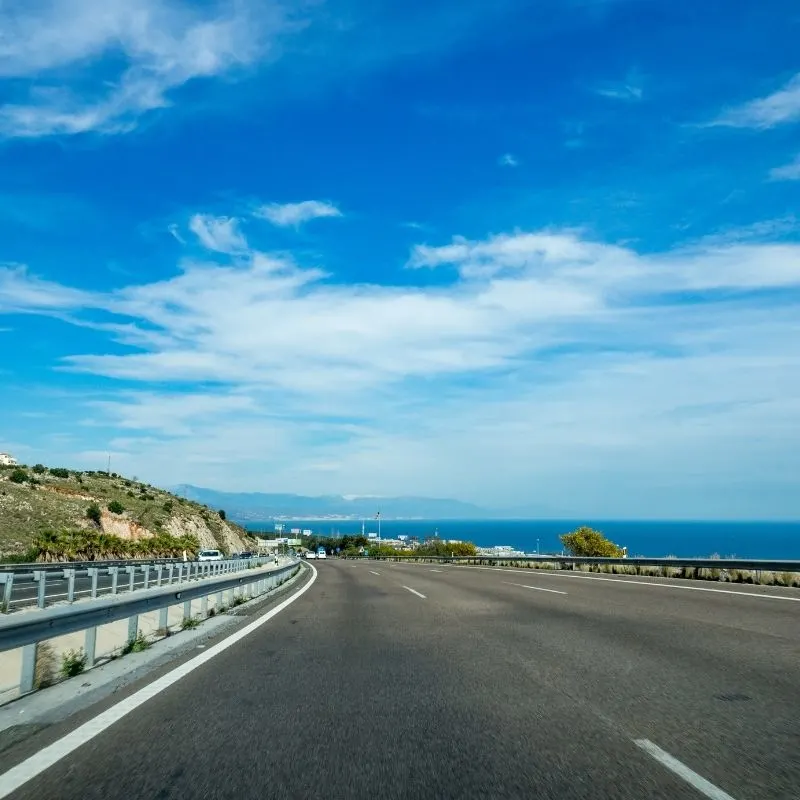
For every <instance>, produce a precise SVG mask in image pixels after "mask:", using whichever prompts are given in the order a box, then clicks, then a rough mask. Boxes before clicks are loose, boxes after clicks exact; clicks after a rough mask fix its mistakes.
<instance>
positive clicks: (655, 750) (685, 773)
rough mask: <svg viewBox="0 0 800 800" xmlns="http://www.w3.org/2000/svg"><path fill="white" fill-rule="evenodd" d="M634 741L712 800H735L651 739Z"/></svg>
mask: <svg viewBox="0 0 800 800" xmlns="http://www.w3.org/2000/svg"><path fill="white" fill-rule="evenodd" d="M634 743H635V744H636V745H637V746H638V747H641V748H642V750H644V751H645V753H647V754H648V755H651V756H652V757H653V758H654V759H655V760H656V761H658V762H659V763H660V764H662V765H663V766H665V767H666V768H667V769H668V770H670V772H674V773H675V774H676V775H677V776H678V777H679V778H682V779H683V780H684V781H686V783H688V784H689V785H690V786H693V787H694V788H695V789H697V791H698V792H701V793H702V794H704V795H705V796H706V797H709V798H711V800H734V799H733V797H731V796H730V795H729V794H728V793H727V792H723V791H722V789H720V788H719V786H715V785H714V784H713V783H711V782H710V781H707V780H706V779H705V778H703V777H702V776H700V775H698V774H697V773H696V772H695V771H694V770H692V769H689V767H687V766H686V764H684V763H683V762H682V761H678V759H677V758H675V756H671V755H670V754H669V753H668V752H667V751H666V750H662V749H661V748H660V747H659V746H658V745H655V744H653V743H652V742H651V741H650V740H649V739H635V740H634Z"/></svg>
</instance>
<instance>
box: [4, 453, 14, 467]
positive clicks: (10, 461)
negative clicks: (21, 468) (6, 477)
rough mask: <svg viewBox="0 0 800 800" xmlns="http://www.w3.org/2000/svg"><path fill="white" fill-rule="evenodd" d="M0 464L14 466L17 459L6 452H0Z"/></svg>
mask: <svg viewBox="0 0 800 800" xmlns="http://www.w3.org/2000/svg"><path fill="white" fill-rule="evenodd" d="M0 466H2V467H16V466H17V459H16V458H14V456H11V455H9V454H8V453H0Z"/></svg>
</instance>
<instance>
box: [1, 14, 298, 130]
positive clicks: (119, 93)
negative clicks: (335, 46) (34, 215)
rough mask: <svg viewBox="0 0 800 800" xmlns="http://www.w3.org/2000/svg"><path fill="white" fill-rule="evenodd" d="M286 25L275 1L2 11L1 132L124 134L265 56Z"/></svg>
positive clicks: (287, 23) (275, 45)
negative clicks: (181, 96)
mask: <svg viewBox="0 0 800 800" xmlns="http://www.w3.org/2000/svg"><path fill="white" fill-rule="evenodd" d="M288 29H289V22H288V21H287V20H286V18H285V17H284V16H283V13H282V11H281V10H280V6H279V5H278V4H277V3H275V2H268V3H256V2H250V0H241V1H240V2H211V3H210V4H203V5H197V4H190V3H186V2H182V0H41V2H36V3H11V4H10V5H9V4H3V5H0V79H2V78H6V79H9V85H10V86H12V88H13V89H15V91H18V89H19V86H20V85H23V84H20V82H19V81H16V82H13V80H14V79H23V80H25V81H27V84H25V85H28V86H29V87H30V89H29V91H28V93H27V95H26V94H22V95H19V94H17V95H16V96H12V97H11V98H10V99H8V100H7V101H6V103H5V104H4V105H3V107H2V109H0V134H2V135H5V136H18V137H39V136H48V135H52V134H76V133H84V132H87V131H101V132H105V133H118V132H124V131H128V130H131V129H132V128H134V127H135V126H136V124H137V120H138V118H139V117H140V116H141V115H142V114H144V113H146V112H148V111H152V110H154V109H159V108H164V107H166V106H168V105H170V104H171V98H170V95H171V93H172V92H173V91H174V90H175V89H177V88H179V87H180V86H183V85H184V84H186V83H188V82H189V81H192V80H195V79H198V78H212V77H215V76H219V75H223V74H226V73H230V72H231V71H232V70H234V69H236V68H237V67H242V66H246V65H250V64H253V63H255V62H256V61H258V60H259V59H261V58H263V57H265V56H266V55H268V54H270V53H271V51H272V50H274V48H275V47H277V46H278V41H279V38H280V37H281V35H282V34H283V33H284V32H285V31H286V30H288Z"/></svg>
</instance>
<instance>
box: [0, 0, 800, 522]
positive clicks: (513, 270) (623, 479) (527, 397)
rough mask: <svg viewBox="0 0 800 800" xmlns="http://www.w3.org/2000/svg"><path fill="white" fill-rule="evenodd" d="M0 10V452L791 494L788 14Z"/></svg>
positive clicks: (191, 6) (797, 160)
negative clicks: (0, 390)
mask: <svg viewBox="0 0 800 800" xmlns="http://www.w3.org/2000/svg"><path fill="white" fill-rule="evenodd" d="M756 6H757V4H755V3H730V2H724V3H723V2H716V1H715V0H711V1H710V2H706V3H700V4H698V3H689V2H663V1H662V0H558V2H557V1H556V0H542V2H538V3H535V4H534V3H530V2H518V1H517V0H498V2H494V3H486V2H472V1H471V0H466V1H465V0H459V1H458V2H457V1H456V0H427V2H424V3H423V2H417V0H413V2H404V3H398V2H388V0H370V2H366V0H327V2H326V0H309V2H305V3H279V2H271V1H270V0H266V1H265V0H220V1H219V2H216V1H215V0H202V1H198V2H193V3H188V2H182V1H181V0H102V2H101V0H36V2H30V0H24V1H23V0H11V2H10V3H8V2H6V3H4V4H3V5H2V6H0V104H2V105H0V375H2V377H3V381H4V388H5V391H4V393H3V401H2V406H1V407H0V408H1V410H2V413H1V414H0V450H9V451H11V452H12V453H13V454H15V455H16V456H17V457H18V458H20V459H22V460H24V461H27V462H29V463H33V462H35V461H43V462H45V463H50V464H64V465H70V466H83V467H85V468H101V467H103V465H104V464H105V463H106V457H107V454H108V453H110V454H111V455H112V463H113V465H114V467H115V468H116V469H117V470H119V471H122V472H125V473H128V474H135V475H137V476H139V477H142V478H147V479H149V480H151V481H154V482H157V483H160V484H176V483H184V482H185V483H196V484H200V485H206V486H212V487H214V488H219V489H227V490H254V491H258V490H261V491H289V492H291V491H295V492H300V493H311V494H325V493H344V494H375V495H381V494H392V495H394V494H412V493H413V494H424V495H432V496H452V497H457V498H461V499H464V500H470V501H473V502H476V503H478V504H481V505H483V506H487V507H495V508H509V507H512V508H521V507H526V508H528V509H530V511H531V513H536V514H540V515H542V516H566V517H570V518H575V517H579V516H584V515H585V516H592V517H606V518H608V517H667V518H670V517H671V518H681V517H695V518H699V517H715V518H723V517H731V518H735V517H745V518H798V517H800V499H799V498H800V448H798V441H799V440H800V370H798V367H799V366H800V303H799V302H798V301H799V300H800V52H799V51H798V49H797V47H796V42H797V41H798V40H800V12H798V11H797V8H796V4H794V3H791V2H788V1H786V2H783V0H774V1H773V2H766V3H762V4H760V5H759V6H758V7H756Z"/></svg>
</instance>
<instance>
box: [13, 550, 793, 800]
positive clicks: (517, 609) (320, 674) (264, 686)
mask: <svg viewBox="0 0 800 800" xmlns="http://www.w3.org/2000/svg"><path fill="white" fill-rule="evenodd" d="M311 569H315V570H316V572H317V577H316V580H315V581H314V583H313V585H311V586H309V587H308V589H307V591H305V593H304V594H302V596H300V597H298V599H297V600H296V601H294V602H293V603H291V604H289V605H287V606H286V607H285V608H282V609H281V610H280V611H279V613H275V614H274V616H272V617H271V618H269V619H266V621H264V622H263V624H260V625H259V626H258V627H255V625H254V623H255V622H256V621H258V620H259V619H262V618H263V617H264V615H265V614H267V613H271V612H270V607H272V609H273V611H275V607H276V604H277V603H279V602H282V601H284V600H285V599H286V598H287V597H289V596H291V592H294V591H296V590H297V588H298V587H299V586H300V585H301V584H295V586H294V587H293V588H292V590H290V592H288V593H284V594H282V595H281V597H279V598H277V599H276V600H275V601H273V603H272V604H271V606H270V605H267V606H260V607H258V608H254V609H251V610H250V611H249V612H248V615H247V616H245V617H243V618H242V620H241V623H240V628H238V629H237V631H238V633H234V634H233V637H232V638H231V639H230V640H227V639H225V640H223V639H220V640H219V642H220V643H222V642H223V641H226V642H228V641H234V640H235V639H236V636H237V635H239V634H243V633H245V632H247V631H250V632H249V633H248V634H247V635H246V636H244V635H243V636H242V637H241V638H240V639H239V640H238V641H235V643H233V644H231V645H230V646H228V647H226V648H225V649H222V648H220V652H218V653H217V654H216V655H214V653H212V652H210V650H213V647H214V646H215V643H214V642H210V643H209V645H208V647H209V648H210V650H209V651H206V652H208V655H209V657H208V660H207V661H205V663H202V664H200V665H199V666H196V668H194V669H192V670H191V671H189V669H188V668H189V667H190V666H191V665H192V664H193V662H191V661H188V660H185V661H184V662H182V668H184V671H185V672H186V674H183V673H181V675H180V679H177V678H175V676H174V675H173V673H172V672H170V671H169V670H174V668H175V665H172V666H170V667H169V668H164V669H162V670H161V671H160V672H159V673H157V674H156V675H155V676H150V677H149V678H148V680H147V681H144V682H140V683H138V684H135V685H133V686H131V687H130V688H129V689H127V690H126V691H125V692H122V693H120V694H118V695H115V696H114V697H113V698H108V699H107V700H105V701H103V702H102V703H100V704H98V706H97V707H96V708H89V709H86V710H85V711H84V712H83V713H82V714H80V715H79V717H78V718H76V719H72V720H69V721H67V722H64V723H58V724H56V725H53V726H50V727H47V728H45V729H43V730H38V731H34V732H30V735H27V736H26V737H17V738H18V739H20V740H19V741H17V742H16V743H13V744H5V745H3V746H4V749H3V750H2V752H0V772H2V773H3V775H2V777H0V797H2V796H10V797H13V798H18V799H19V800H22V798H26V799H30V800H34V799H35V800H42V798H51V797H52V798H55V797H58V798H60V799H61V800H69V799H70V798H74V799H75V800H87V799H88V798H98V799H99V798H102V799H103V800H107V798H109V797H125V798H126V800H152V799H153V798H181V800H183V799H184V798H185V799H186V800H193V799H195V798H196V799H197V800H200V799H201V798H202V799H203V800H206V799H207V798H236V799H237V800H243V798H251V797H252V798H265V797H267V798H297V799H298V800H299V799H304V798H376V797H380V798H432V799H436V800H439V799H440V798H520V797H521V798H537V799H538V800H541V799H543V798H553V800H556V799H557V800H572V799H577V798H586V799H587V800H588V798H593V799H596V798H615V799H616V798H631V799H632V800H633V799H635V800H643V798H664V800H667V799H669V800H676V799H677V800H680V799H682V798H686V799H687V800H690V799H692V798H694V799H695V800H696V799H697V798H703V797H709V798H713V800H727V799H728V798H734V799H735V800H772V799H774V800H788V799H789V798H798V797H800V788H799V787H800V602H798V598H800V593H798V592H792V591H791V590H783V591H781V590H774V589H763V588H760V587H747V586H742V587H740V586H728V585H724V584H715V583H700V582H696V583H695V582H691V581H680V580H674V581H669V580H665V579H654V580H649V579H636V580H630V579H628V580H626V579H624V578H615V577H612V576H594V575H588V576H587V575H582V574H580V573H539V572H535V571H531V570H493V569H477V568H464V567H451V566H437V565H417V564H394V563H383V562H380V563H379V562H357V563H356V562H351V561H339V560H335V559H330V560H328V561H323V562H315V563H314V565H313V568H312V567H311V565H309V573H310V572H311ZM304 580H306V581H308V580H310V577H309V576H307V577H306V578H305V579H304ZM245 626H252V630H250V628H248V627H245ZM197 652H200V651H197ZM211 655H214V657H213V658H212V657H210V656H211ZM131 657H135V656H131ZM170 675H172V677H169V676H170ZM154 677H156V678H158V679H159V680H163V681H164V688H163V690H162V691H160V692H159V693H157V694H155V696H152V697H150V698H149V699H145V700H143V699H142V697H143V695H141V694H135V692H140V690H142V688H143V687H144V686H145V684H146V683H148V682H149V681H150V680H152V679H153V678H154ZM78 680H80V678H79V679H78ZM151 693H152V692H151ZM121 702H122V703H123V704H124V703H125V702H129V703H130V708H128V707H125V706H120V705H119V704H120V703H121ZM122 711H127V712H128V713H127V715H126V716H124V717H122V718H120V719H118V720H116V717H117V716H118V715H119V714H120V713H121V712H122ZM101 712H103V713H105V714H106V716H105V717H100V718H99V719H100V720H103V722H102V724H100V722H98V721H97V720H98V717H97V715H98V714H100V713H101ZM93 720H94V722H92V721H93ZM114 720H116V721H114ZM86 723H90V724H86ZM79 726H84V727H79ZM98 731H99V733H98ZM48 745H52V747H50V749H45V750H44V751H43V748H47V747H48ZM78 745H79V746H78ZM42 751H43V752H42ZM60 756H63V757H60ZM47 763H52V766H49V767H48V768H44V769H43V766H44V765H46V764H47Z"/></svg>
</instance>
